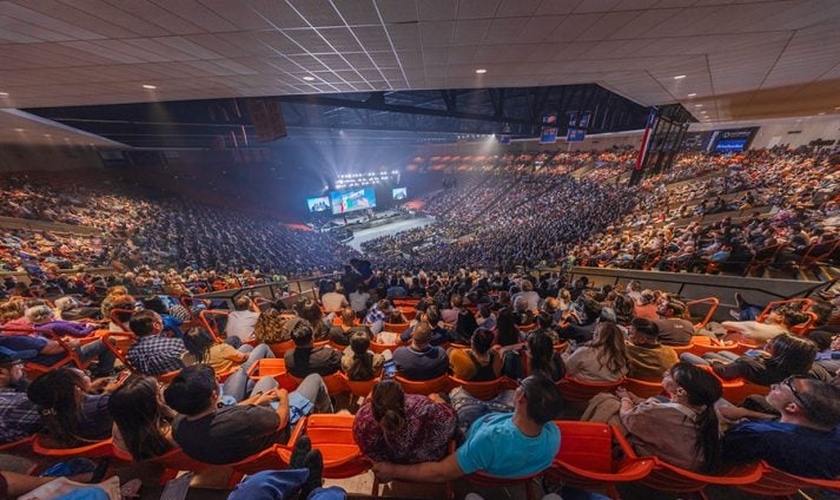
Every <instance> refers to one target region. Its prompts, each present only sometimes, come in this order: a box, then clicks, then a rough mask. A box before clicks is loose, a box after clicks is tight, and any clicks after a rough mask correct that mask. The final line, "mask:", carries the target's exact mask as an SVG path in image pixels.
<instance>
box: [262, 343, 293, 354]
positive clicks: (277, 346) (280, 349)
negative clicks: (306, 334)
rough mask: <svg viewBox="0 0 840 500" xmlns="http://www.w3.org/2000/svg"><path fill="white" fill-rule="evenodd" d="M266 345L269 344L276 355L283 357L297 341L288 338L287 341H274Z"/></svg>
mask: <svg viewBox="0 0 840 500" xmlns="http://www.w3.org/2000/svg"><path fill="white" fill-rule="evenodd" d="M266 345H268V348H269V349H271V352H273V353H274V356H276V357H277V358H282V357H283V356H284V355H285V354H286V351H291V350H292V349H294V348H295V341H294V340H287V341H285V342H272V343H271V344H266Z"/></svg>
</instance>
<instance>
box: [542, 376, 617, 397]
mask: <svg viewBox="0 0 840 500" xmlns="http://www.w3.org/2000/svg"><path fill="white" fill-rule="evenodd" d="M622 383H624V379H623V378H622V379H619V380H616V381H615V382H588V381H585V380H580V379H576V378H572V377H565V378H562V379H560V380H559V381H558V382H557V388H558V389H559V390H560V394H562V395H563V399H566V400H568V401H574V402H577V403H586V402H588V401H589V400H590V399H592V398H593V397H594V396H595V395H596V394H600V393H602V392H612V391H614V390H615V389H616V388H617V387H618V386H620V385H621V384H622Z"/></svg>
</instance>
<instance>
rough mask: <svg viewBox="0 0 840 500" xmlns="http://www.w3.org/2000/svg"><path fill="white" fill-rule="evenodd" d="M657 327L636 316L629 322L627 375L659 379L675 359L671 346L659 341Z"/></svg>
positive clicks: (636, 377) (649, 321) (675, 355)
mask: <svg viewBox="0 0 840 500" xmlns="http://www.w3.org/2000/svg"><path fill="white" fill-rule="evenodd" d="M658 339H659V328H658V327H657V326H656V323H654V322H653V321H651V320H649V319H644V318H636V319H634V320H633V322H632V323H630V343H629V344H628V345H627V357H628V358H629V361H630V364H629V366H628V368H629V369H628V371H627V376H628V377H630V378H635V379H639V380H651V381H653V380H659V379H660V378H661V377H662V375H663V374H664V373H665V371H666V370H668V369H669V368H671V367H672V366H673V365H674V364H675V363H676V362H677V361H679V360H678V359H677V353H676V351H674V349H673V348H671V347H668V346H665V345H662V344H660V343H659V340H658Z"/></svg>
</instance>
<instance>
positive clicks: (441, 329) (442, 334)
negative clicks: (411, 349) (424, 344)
mask: <svg viewBox="0 0 840 500" xmlns="http://www.w3.org/2000/svg"><path fill="white" fill-rule="evenodd" d="M421 322H425V323H428V324H429V325H431V327H432V340H431V341H430V344H431V345H434V346H439V345H443V344H446V343H447V342H449V341H450V340H452V338H451V336H450V332H449V330H448V329H447V328H446V325H445V324H444V322H443V320H442V319H441V316H440V309H439V308H438V307H437V306H436V305H428V306H426V308H425V309H424V310H423V311H422V312H418V317H417V319H416V320H414V321H413V325H412V326H410V327H408V328H407V329H406V330H405V331H404V332H402V334H400V341H402V342H408V341H409V340H410V339H411V334H412V331H413V330H414V328H415V327H416V326H417V325H418V324H419V323H421Z"/></svg>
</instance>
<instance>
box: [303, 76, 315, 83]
mask: <svg viewBox="0 0 840 500" xmlns="http://www.w3.org/2000/svg"><path fill="white" fill-rule="evenodd" d="M303 79H304V80H306V81H307V82H314V81H315V77H314V76H304V77H303Z"/></svg>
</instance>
